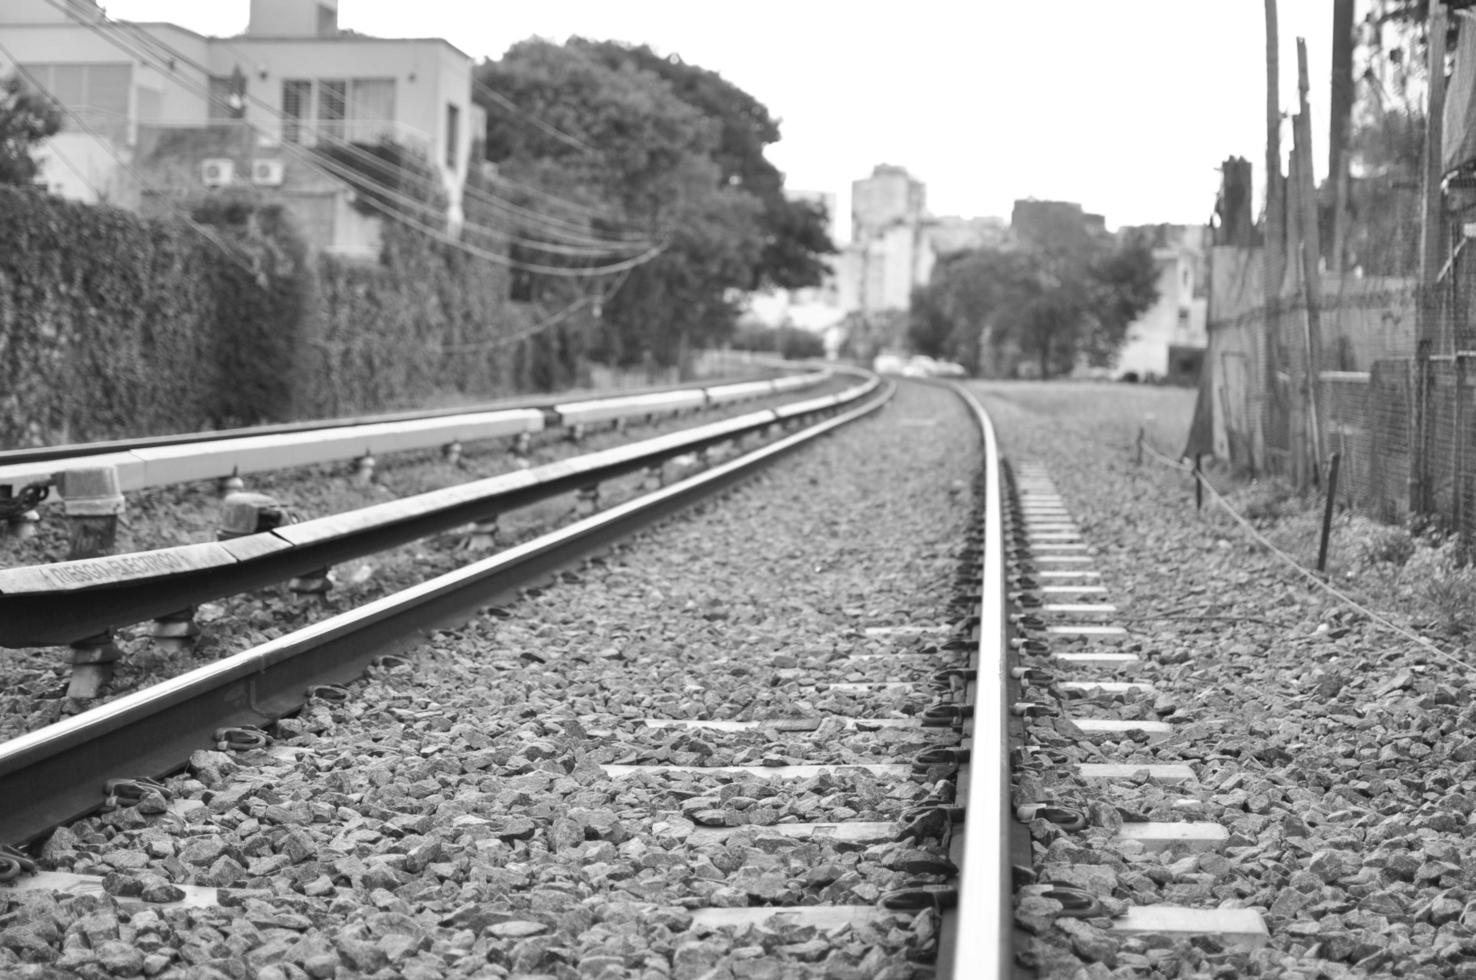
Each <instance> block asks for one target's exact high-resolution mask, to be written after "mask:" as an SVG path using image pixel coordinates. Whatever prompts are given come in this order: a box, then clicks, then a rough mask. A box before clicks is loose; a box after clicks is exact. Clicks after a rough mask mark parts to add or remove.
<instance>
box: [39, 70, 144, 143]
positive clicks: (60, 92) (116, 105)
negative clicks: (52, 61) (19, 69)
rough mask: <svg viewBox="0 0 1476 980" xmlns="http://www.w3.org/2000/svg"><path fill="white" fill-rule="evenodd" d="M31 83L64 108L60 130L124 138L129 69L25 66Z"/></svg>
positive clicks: (129, 83) (126, 119)
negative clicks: (66, 110) (65, 110)
mask: <svg viewBox="0 0 1476 980" xmlns="http://www.w3.org/2000/svg"><path fill="white" fill-rule="evenodd" d="M25 70H26V72H27V74H28V75H29V77H30V78H31V79H34V81H35V84H36V85H37V86H39V87H40V88H41V89H42V91H44V92H46V93H47V94H48V95H50V96H51V97H52V98H53V99H55V100H56V101H58V102H60V103H61V104H62V105H64V106H66V108H67V109H68V110H69V112H70V114H69V115H67V116H65V117H64V118H63V119H62V128H63V129H64V130H73V131H76V130H81V131H83V132H93V133H96V134H97V135H99V136H106V137H109V138H110V139H113V140H116V141H119V142H121V141H122V140H124V139H125V138H126V137H127V135H128V93H129V91H130V90H131V89H132V88H133V66H132V65H126V64H114V65H106V64H105V65H46V64H43V65H26V66H25Z"/></svg>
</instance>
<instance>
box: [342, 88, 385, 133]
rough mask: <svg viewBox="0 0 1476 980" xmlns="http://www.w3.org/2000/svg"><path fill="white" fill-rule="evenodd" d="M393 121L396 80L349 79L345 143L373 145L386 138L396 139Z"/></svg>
mask: <svg viewBox="0 0 1476 980" xmlns="http://www.w3.org/2000/svg"><path fill="white" fill-rule="evenodd" d="M394 118H395V80H394V79H393V78H352V79H349V100H348V122H347V132H346V135H345V138H346V139H349V140H352V141H354V142H357V143H374V142H378V141H379V139H380V138H381V137H383V136H386V135H390V136H393V135H394Z"/></svg>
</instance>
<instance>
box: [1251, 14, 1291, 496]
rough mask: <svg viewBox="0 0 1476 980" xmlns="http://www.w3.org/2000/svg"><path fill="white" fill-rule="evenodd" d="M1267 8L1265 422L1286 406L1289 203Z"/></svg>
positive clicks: (1273, 25)
mask: <svg viewBox="0 0 1476 980" xmlns="http://www.w3.org/2000/svg"><path fill="white" fill-rule="evenodd" d="M1265 5H1266V251H1265V256H1264V258H1265V269H1264V272H1263V274H1264V276H1265V282H1264V284H1263V288H1264V299H1265V331H1266V335H1265V337H1264V338H1263V342H1262V345H1261V346H1262V349H1263V350H1264V352H1265V354H1264V363H1263V364H1262V379H1261V392H1262V397H1263V398H1264V399H1265V400H1266V401H1265V403H1264V404H1263V411H1260V412H1257V413H1256V414H1257V416H1258V417H1259V418H1262V419H1264V418H1265V416H1266V414H1267V412H1266V411H1265V410H1264V409H1271V410H1273V411H1274V410H1277V409H1280V410H1282V411H1284V410H1285V406H1282V405H1280V404H1279V403H1280V398H1279V396H1278V389H1277V381H1276V369H1277V357H1276V346H1277V339H1278V336H1277V335H1278V333H1279V332H1280V331H1279V325H1278V323H1277V304H1278V302H1279V301H1280V299H1281V276H1282V272H1283V269H1284V266H1283V264H1282V263H1283V259H1282V248H1283V246H1284V243H1285V241H1286V226H1285V223H1284V221H1285V204H1284V199H1283V197H1282V193H1283V187H1282V183H1281V89H1280V85H1281V81H1280V76H1279V73H1278V71H1277V65H1278V62H1277V43H1278V42H1277V32H1276V0H1265ZM1260 425H1261V437H1260V442H1261V449H1262V455H1263V460H1262V465H1265V466H1268V468H1269V463H1270V460H1269V459H1267V458H1264V457H1266V456H1268V455H1269V454H1268V453H1267V452H1266V450H1267V449H1268V447H1267V446H1266V434H1265V423H1264V421H1262V422H1261V423H1260Z"/></svg>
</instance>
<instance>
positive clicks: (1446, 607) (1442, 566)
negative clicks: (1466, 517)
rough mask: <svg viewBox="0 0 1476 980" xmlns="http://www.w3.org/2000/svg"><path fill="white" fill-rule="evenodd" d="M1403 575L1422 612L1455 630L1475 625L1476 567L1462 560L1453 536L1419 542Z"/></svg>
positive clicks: (1458, 631)
mask: <svg viewBox="0 0 1476 980" xmlns="http://www.w3.org/2000/svg"><path fill="white" fill-rule="evenodd" d="M1401 578H1402V579H1403V580H1404V582H1405V583H1407V585H1408V588H1409V591H1410V594H1411V595H1412V597H1413V598H1414V600H1415V603H1416V605H1417V607H1418V609H1419V611H1420V612H1422V613H1423V614H1424V615H1426V616H1428V617H1430V618H1431V619H1433V620H1434V621H1435V622H1437V623H1438V624H1439V625H1440V626H1442V627H1444V628H1445V629H1446V630H1448V631H1450V632H1452V633H1464V632H1466V631H1467V630H1469V629H1470V628H1471V627H1472V626H1473V625H1476V568H1473V567H1472V566H1471V565H1469V564H1467V563H1466V562H1463V561H1461V560H1460V545H1459V542H1458V541H1457V540H1456V539H1454V538H1447V539H1444V540H1438V539H1432V540H1430V541H1429V542H1420V543H1419V545H1418V547H1416V548H1414V550H1413V553H1412V554H1411V555H1410V557H1409V559H1408V561H1406V562H1405V564H1404V569H1403V572H1402V574H1401Z"/></svg>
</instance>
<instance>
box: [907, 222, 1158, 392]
mask: <svg viewBox="0 0 1476 980" xmlns="http://www.w3.org/2000/svg"><path fill="white" fill-rule="evenodd" d="M1157 279H1158V272H1157V267H1156V264H1155V263H1154V261H1153V253H1152V251H1151V250H1150V249H1149V248H1148V246H1147V245H1146V244H1144V243H1142V242H1138V241H1128V242H1124V243H1119V244H1109V243H1107V242H1104V241H1101V240H1098V239H1081V240H1080V241H1079V242H1073V243H1071V246H1070V247H1066V248H1052V247H1047V246H1042V245H1039V244H1037V245H1026V246H1009V247H984V248H976V249H970V250H967V251H962V252H956V253H953V254H951V255H947V256H944V257H943V258H942V259H941V260H940V261H939V262H938V264H937V265H936V266H935V267H934V269H933V275H932V279H931V280H930V281H929V282H928V284H927V285H926V286H923V287H919V288H918V289H917V290H915V291H914V293H913V298H912V318H911V323H910V324H909V329H908V338H909V340H910V341H911V342H912V345H913V347H914V348H915V349H916V350H917V351H918V352H919V353H923V354H928V355H931V356H934V357H942V358H945V359H948V360H954V361H957V362H959V363H961V364H963V365H964V366H965V367H966V368H968V369H970V370H971V371H974V372H979V371H981V370H984V369H986V368H991V367H992V368H993V369H994V370H995V371H1001V372H1004V373H1013V372H1011V371H1010V370H1009V368H1008V366H1007V365H1009V364H1010V363H1011V362H1012V361H1019V360H1028V361H1031V362H1033V363H1034V364H1035V365H1037V366H1038V367H1039V370H1040V375H1041V377H1051V376H1052V375H1059V374H1065V373H1067V372H1069V371H1070V370H1071V369H1072V368H1073V367H1074V366H1075V365H1076V363H1077V362H1078V361H1079V360H1083V359H1084V360H1086V362H1087V363H1089V364H1093V365H1105V364H1109V363H1111V360H1112V358H1113V356H1115V354H1116V353H1117V351H1118V349H1119V348H1121V346H1122V343H1123V340H1124V339H1125V336H1126V333H1127V328H1128V325H1129V324H1130V323H1132V322H1133V320H1135V319H1137V318H1138V317H1139V316H1140V315H1141V314H1142V313H1143V311H1144V310H1146V309H1147V308H1148V307H1149V306H1150V305H1152V303H1153V302H1154V300H1155V299H1157V296H1158V287H1157Z"/></svg>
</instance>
